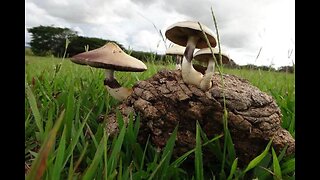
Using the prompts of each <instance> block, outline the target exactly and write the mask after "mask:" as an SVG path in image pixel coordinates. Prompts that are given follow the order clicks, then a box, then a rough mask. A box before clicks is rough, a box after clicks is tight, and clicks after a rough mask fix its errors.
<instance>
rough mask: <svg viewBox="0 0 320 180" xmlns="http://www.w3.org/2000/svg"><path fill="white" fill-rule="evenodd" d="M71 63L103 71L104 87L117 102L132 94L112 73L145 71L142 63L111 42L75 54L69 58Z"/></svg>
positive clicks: (145, 68)
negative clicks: (104, 73) (104, 75)
mask: <svg viewBox="0 0 320 180" xmlns="http://www.w3.org/2000/svg"><path fill="white" fill-rule="evenodd" d="M71 61H72V62H74V63H76V64H81V65H89V66H91V67H95V68H102V69H105V72H106V79H105V80H104V85H106V88H107V90H108V92H109V93H110V95H111V96H112V97H114V98H115V99H117V100H119V101H123V100H125V99H126V98H127V97H128V96H129V95H130V94H131V93H132V89H131V88H125V87H122V86H121V85H120V84H119V82H118V81H117V80H116V79H115V78H114V71H126V72H142V71H145V70H147V66H146V65H145V64H144V63H143V62H142V61H140V60H138V59H136V58H134V57H132V56H130V55H128V54H126V53H125V52H124V51H123V50H122V49H121V48H120V47H119V46H118V45H117V44H116V43H113V42H109V43H107V44H105V45H104V46H102V47H100V48H97V49H94V50H91V51H87V52H83V53H80V54H77V55H75V56H73V57H71Z"/></svg>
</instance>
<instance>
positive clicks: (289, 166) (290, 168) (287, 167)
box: [281, 158, 295, 175]
mask: <svg viewBox="0 0 320 180" xmlns="http://www.w3.org/2000/svg"><path fill="white" fill-rule="evenodd" d="M281 169H282V175H284V174H289V173H292V172H294V171H295V158H292V159H289V160H288V161H286V162H285V163H283V164H282V165H281Z"/></svg>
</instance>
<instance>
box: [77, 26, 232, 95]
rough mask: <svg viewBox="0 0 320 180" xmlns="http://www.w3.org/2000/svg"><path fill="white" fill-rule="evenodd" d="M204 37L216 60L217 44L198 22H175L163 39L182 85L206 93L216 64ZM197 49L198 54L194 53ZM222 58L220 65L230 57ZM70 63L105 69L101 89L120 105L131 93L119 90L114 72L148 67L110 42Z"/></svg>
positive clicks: (125, 89) (223, 55)
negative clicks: (195, 63) (166, 43)
mask: <svg viewBox="0 0 320 180" xmlns="http://www.w3.org/2000/svg"><path fill="white" fill-rule="evenodd" d="M201 28H202V30H201ZM204 33H205V34H206V36H207V39H208V40H209V43H210V46H211V47H212V50H213V52H214V56H215V57H216V59H219V58H218V57H219V53H218V50H217V49H216V48H214V47H216V45H217V42H216V39H215V37H214V35H213V32H212V31H211V30H210V29H209V28H208V27H207V26H205V25H203V24H201V27H200V25H199V24H198V22H195V21H183V22H178V23H175V24H173V25H171V26H169V27H168V28H167V30H166V32H165V36H166V38H168V39H169V40H170V41H172V42H173V43H175V44H174V45H173V46H172V47H170V48H168V49H167V51H166V54H167V55H175V56H176V69H177V70H181V72H182V79H183V81H184V82H185V83H186V84H192V85H195V86H197V87H198V88H200V89H201V90H204V91H206V90H208V89H209V88H211V86H212V82H211V80H212V76H213V74H214V68H215V61H214V59H213V56H212V53H211V50H210V48H209V47H208V44H207V41H206V38H205V36H204ZM196 48H198V49H200V50H198V51H197V52H195V53H194V51H195V49H196ZM221 55H222V61H221V62H222V63H228V62H229V57H228V56H227V55H225V54H222V53H221ZM181 58H182V62H181ZM193 59H195V60H197V61H199V62H202V63H205V64H207V68H206V69H204V67H203V66H201V65H195V66H193V64H192V60H193ZM71 61H72V62H74V63H76V64H81V65H89V66H91V67H95V68H103V69H105V72H106V78H105V80H104V85H105V86H106V88H107V91H108V92H109V93H110V95H111V96H112V97H114V98H115V99H117V100H119V101H123V100H125V99H126V98H127V97H128V96H130V95H131V93H132V89H131V88H125V87H122V86H121V85H120V84H119V82H118V81H117V80H116V79H115V77H114V71H126V72H142V71H145V70H147V66H146V65H145V64H144V63H143V62H142V61H140V60H138V59H136V58H134V57H132V56H130V55H128V54H126V53H125V52H124V51H123V50H122V49H121V48H120V47H119V46H118V45H117V44H116V43H113V42H109V43H107V44H106V45H104V46H102V47H100V48H97V49H94V50H91V51H87V52H83V53H80V54H77V55H75V56H73V57H72V58H71ZM216 62H220V61H216Z"/></svg>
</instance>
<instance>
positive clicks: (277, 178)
mask: <svg viewBox="0 0 320 180" xmlns="http://www.w3.org/2000/svg"><path fill="white" fill-rule="evenodd" d="M271 150H272V159H273V172H274V175H275V176H274V179H275V180H280V179H282V176H281V168H280V164H279V161H278V157H277V154H276V152H275V151H274V149H273V148H271Z"/></svg>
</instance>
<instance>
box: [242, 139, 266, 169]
mask: <svg viewBox="0 0 320 180" xmlns="http://www.w3.org/2000/svg"><path fill="white" fill-rule="evenodd" d="M271 143H272V140H270V141H269V143H268V145H267V147H266V148H265V150H264V151H263V152H262V153H261V154H260V155H259V156H257V157H256V158H254V159H253V160H251V161H250V163H249V164H248V166H247V167H246V169H245V170H244V172H243V173H246V172H248V171H249V170H251V169H252V168H254V167H256V166H257V165H258V164H259V163H260V161H261V160H262V159H263V158H264V157H265V156H266V155H267V154H268V151H269V149H270V146H271Z"/></svg>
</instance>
